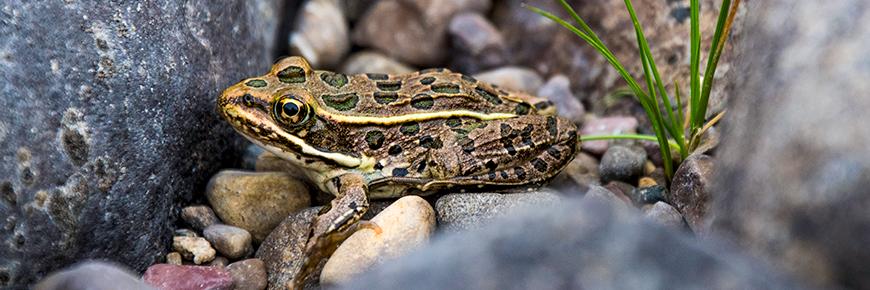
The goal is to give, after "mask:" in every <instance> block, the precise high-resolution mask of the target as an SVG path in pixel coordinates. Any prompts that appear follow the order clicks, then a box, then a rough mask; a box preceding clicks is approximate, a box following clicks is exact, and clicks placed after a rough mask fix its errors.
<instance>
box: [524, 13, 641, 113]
mask: <svg viewBox="0 0 870 290" xmlns="http://www.w3.org/2000/svg"><path fill="white" fill-rule="evenodd" d="M523 7H525V8H526V9H529V10H531V11H532V12H535V13H538V14H540V15H541V16H544V17H547V18H549V19H550V20H553V21H555V22H556V23H559V24H560V25H562V26H563V27H565V28H567V29H568V30H571V32H574V34H577V36H580V38H582V39H583V40H585V41H586V42H588V43H589V44H590V45H592V46H593V47H594V48H595V49H596V50H598V51H599V52H601V54H602V55H604V58H606V59H607V61H609V62H610V64H611V65H613V67H615V68H616V71H617V72H619V74H620V75H621V76H622V77H623V78H624V79H625V80H626V81H628V86H629V87H631V89H632V90H633V91H634V92H635V94H636V95H638V94H640V95H643V97H646V94H644V93H643V91H642V90H641V88H640V86H638V85H637V83H636V82H634V80H633V79H632V78H631V76H630V75H629V74H628V71H626V70H625V68H623V67H622V65H621V64H620V63H619V61H618V60H616V57H614V56H613V54H611V53H610V51H609V50H607V47H605V46H604V44H603V43H600V42H595V41H594V40H593V38H592V37H590V36H589V35H587V34H586V33H583V32H582V31H580V30H579V29H577V28H576V27H574V26H573V25H571V24H570V23H568V22H565V21H564V20H562V19H560V18H558V17H556V16H555V15H553V14H550V13H547V12H546V11H543V10H541V9H538V8H536V7H534V6H531V5H526V4H524V5H523ZM572 11H573V10H572ZM590 32H591V31H590ZM592 35H593V36H594V35H595V34H594V33H592ZM594 39H598V37H597V36H595V37H594ZM640 95H638V98H641V96H640Z"/></svg>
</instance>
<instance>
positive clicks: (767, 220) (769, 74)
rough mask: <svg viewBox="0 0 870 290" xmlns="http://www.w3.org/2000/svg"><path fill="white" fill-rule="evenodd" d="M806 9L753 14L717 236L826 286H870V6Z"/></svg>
mask: <svg viewBox="0 0 870 290" xmlns="http://www.w3.org/2000/svg"><path fill="white" fill-rule="evenodd" d="M744 3H746V2H744ZM794 4H795V2H792V1H783V0H770V1H750V2H748V3H746V7H744V8H745V9H746V11H747V12H748V13H747V14H746V16H747V22H746V27H744V28H745V30H746V31H747V32H749V33H746V34H745V37H746V38H745V39H744V41H743V42H741V43H740V45H744V46H745V47H744V49H745V50H744V51H743V53H742V54H741V55H740V56H739V57H738V58H737V61H738V63H737V64H736V66H735V67H734V69H732V70H734V71H739V72H740V73H739V74H738V77H737V78H735V79H734V80H733V82H732V83H731V84H729V85H730V86H733V87H734V88H735V90H736V91H735V93H734V94H733V95H734V96H735V99H734V101H733V102H731V103H730V104H729V109H728V113H727V114H726V115H725V118H724V119H723V122H722V126H721V127H720V129H722V130H721V132H722V138H721V141H720V142H721V143H720V144H719V149H718V150H717V152H716V154H717V156H716V163H717V164H716V166H715V167H714V169H713V172H714V173H715V174H716V175H717V176H719V178H717V179H715V180H714V182H713V184H714V186H713V191H714V192H715V194H716V196H715V198H713V202H712V206H711V208H710V211H711V213H712V214H711V218H712V219H713V220H712V225H711V228H710V231H711V233H714V234H722V235H726V236H729V237H732V238H733V239H734V241H735V242H736V243H737V244H738V245H741V246H744V247H746V248H748V250H749V252H750V253H752V254H754V255H756V256H757V257H759V258H761V259H765V260H769V261H771V263H773V264H774V265H777V266H780V267H783V268H785V269H788V270H789V271H791V272H793V273H796V275H797V276H799V277H802V278H804V279H809V280H812V281H813V282H816V283H818V284H820V285H822V286H832V285H838V286H843V287H845V288H851V289H867V288H870V263H867V261H870V247H868V246H867V245H868V244H870V231H868V230H867V229H870V219H868V217H870V194H868V188H870V150H868V148H870V138H868V137H867V136H870V127H868V126H867V124H870V114H868V113H867V108H870V98H868V96H870V87H868V86H867V76H868V75H870V66H868V64H870V54H868V53H867V50H866V49H865V48H866V47H867V45H868V44H870V25H868V23H870V6H868V5H867V3H866V2H864V1H857V0H833V1H825V2H823V3H822V2H812V1H810V2H800V5H794ZM750 11H751V12H750ZM783 11H789V15H790V16H789V17H783V16H782V12H783ZM819 28H823V29H819ZM820 96H823V97H824V98H823V99H820Z"/></svg>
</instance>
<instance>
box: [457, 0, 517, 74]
mask: <svg viewBox="0 0 870 290" xmlns="http://www.w3.org/2000/svg"><path fill="white" fill-rule="evenodd" d="M449 33H450V36H451V39H452V44H453V55H452V56H451V59H452V62H451V67H454V68H456V69H458V70H459V71H462V72H465V73H476V72H478V71H480V70H483V69H490V68H493V67H497V66H501V65H504V64H506V63H507V60H508V51H507V45H506V44H505V42H504V38H503V37H502V36H501V34H500V33H499V32H498V29H496V28H495V26H494V25H493V24H492V23H490V22H489V20H488V19H486V17H484V16H483V15H482V14H480V13H477V12H466V13H460V14H458V15H456V16H455V17H453V19H452V20H450V26H449Z"/></svg>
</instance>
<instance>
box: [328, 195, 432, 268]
mask: <svg viewBox="0 0 870 290" xmlns="http://www.w3.org/2000/svg"><path fill="white" fill-rule="evenodd" d="M372 221H373V222H375V223H377V224H378V226H380V227H381V230H382V231H383V232H381V233H380V234H375V231H374V230H370V229H364V230H360V231H358V232H356V233H354V234H353V235H351V236H350V238H348V239H347V240H346V241H345V242H344V243H342V244H341V246H339V247H338V249H337V250H336V251H335V253H334V254H333V255H332V257H331V258H330V259H329V261H327V262H326V266H324V267H323V272H322V273H321V275H320V282H321V283H322V284H323V285H328V284H344V283H346V282H348V281H350V280H351V279H353V278H354V277H355V276H356V275H358V274H360V273H362V272H364V271H366V270H368V269H370V268H371V267H373V266H375V265H379V264H382V263H384V262H385V261H387V260H389V259H392V258H395V257H398V256H400V255H402V254H404V253H407V252H408V251H410V250H412V249H415V248H418V247H421V246H423V245H425V244H428V243H429V236H430V235H432V232H433V231H434V230H435V210H434V209H432V206H431V205H429V203H428V202H426V200H424V199H423V198H421V197H419V196H406V197H403V198H400V199H399V200H397V201H396V202H395V203H393V204H392V205H390V206H389V207H387V208H386V209H384V211H382V212H381V213H380V214H378V215H376V216H375V217H374V218H372Z"/></svg>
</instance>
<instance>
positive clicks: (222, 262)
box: [206, 256, 230, 269]
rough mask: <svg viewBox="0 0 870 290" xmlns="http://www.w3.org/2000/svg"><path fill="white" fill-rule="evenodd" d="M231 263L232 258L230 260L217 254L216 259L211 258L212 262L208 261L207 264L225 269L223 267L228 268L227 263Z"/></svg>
mask: <svg viewBox="0 0 870 290" xmlns="http://www.w3.org/2000/svg"><path fill="white" fill-rule="evenodd" d="M229 264H230V260H228V259H227V258H226V257H224V256H215V257H214V260H211V262H208V265H206V266H209V267H215V268H221V269H223V268H226V267H227V265H229Z"/></svg>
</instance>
